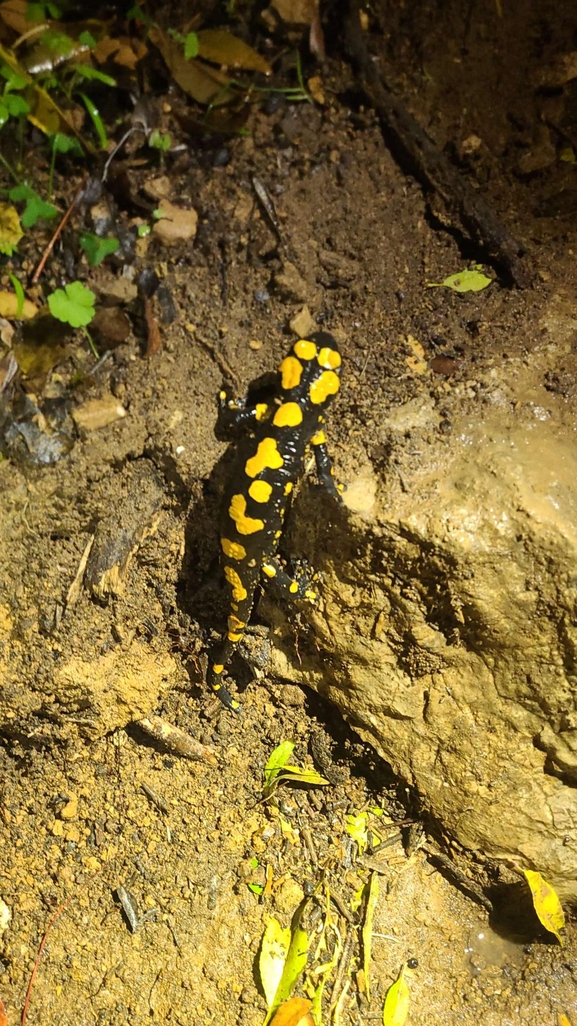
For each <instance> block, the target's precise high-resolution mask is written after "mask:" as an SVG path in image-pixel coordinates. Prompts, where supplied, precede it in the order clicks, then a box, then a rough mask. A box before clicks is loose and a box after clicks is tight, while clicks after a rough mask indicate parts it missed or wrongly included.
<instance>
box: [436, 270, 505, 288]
mask: <svg viewBox="0 0 577 1026" xmlns="http://www.w3.org/2000/svg"><path fill="white" fill-rule="evenodd" d="M492 281H493V279H492V278H488V277H487V275H486V274H482V273H481V271H480V270H479V268H478V267H476V268H474V269H473V270H470V271H466V270H465V271H459V272H458V273H457V274H450V275H449V277H448V278H444V279H443V281H429V282H427V288H429V289H442V288H445V289H452V291H453V292H482V290H483V289H486V288H487V286H488V285H490V284H491V282H492Z"/></svg>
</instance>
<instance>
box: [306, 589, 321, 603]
mask: <svg viewBox="0 0 577 1026" xmlns="http://www.w3.org/2000/svg"><path fill="white" fill-rule="evenodd" d="M305 598H306V599H308V600H309V602H316V600H317V598H318V595H317V593H316V591H311V590H310V588H307V590H306V591H305Z"/></svg>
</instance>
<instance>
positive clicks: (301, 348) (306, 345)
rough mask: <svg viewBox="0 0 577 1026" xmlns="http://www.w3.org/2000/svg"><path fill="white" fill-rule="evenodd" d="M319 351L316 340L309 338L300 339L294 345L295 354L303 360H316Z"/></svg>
mask: <svg viewBox="0 0 577 1026" xmlns="http://www.w3.org/2000/svg"><path fill="white" fill-rule="evenodd" d="M317 351H318V350H317V347H316V346H315V344H314V342H310V341H309V340H308V339H307V338H301V339H299V341H298V342H295V344H294V346H293V353H294V354H295V356H298V357H300V359H301V360H314V358H315V356H316V355H317Z"/></svg>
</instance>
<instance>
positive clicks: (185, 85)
mask: <svg viewBox="0 0 577 1026" xmlns="http://www.w3.org/2000/svg"><path fill="white" fill-rule="evenodd" d="M148 38H149V39H150V40H152V42H153V43H154V45H155V46H157V47H158V49H159V50H160V52H161V54H162V56H163V57H164V60H165V61H166V64H167V66H168V69H169V71H170V73H171V75H172V77H173V79H174V81H175V82H177V83H178V85H179V86H180V88H181V89H184V91H185V93H188V95H189V96H192V99H193V100H196V102H197V103H203V104H207V105H208V104H213V105H214V104H222V103H228V102H229V100H230V99H231V98H232V96H233V95H234V94H233V92H232V91H231V90H230V89H229V88H228V86H229V84H230V79H229V78H228V77H227V76H226V75H224V74H223V73H222V72H221V71H217V70H216V69H215V68H211V67H209V66H208V65H207V64H202V62H201V61H198V60H193V61H187V59H186V57H185V56H184V53H183V50H182V46H181V44H180V43H178V42H176V40H174V39H171V37H170V36H168V35H166V33H164V32H163V31H162V30H161V29H159V28H158V26H157V25H153V26H152V28H151V29H150V31H149V33H148Z"/></svg>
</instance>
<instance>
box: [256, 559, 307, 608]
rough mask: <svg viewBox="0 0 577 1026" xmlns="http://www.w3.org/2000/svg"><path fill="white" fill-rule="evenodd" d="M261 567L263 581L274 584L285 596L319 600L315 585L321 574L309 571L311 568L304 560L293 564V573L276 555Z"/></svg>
mask: <svg viewBox="0 0 577 1026" xmlns="http://www.w3.org/2000/svg"><path fill="white" fill-rule="evenodd" d="M261 569H262V575H263V582H264V583H266V584H270V585H272V586H273V587H274V588H275V590H276V591H278V592H280V593H281V594H283V595H284V596H285V597H286V596H288V597H289V598H292V599H305V600H306V601H307V602H316V601H317V600H318V597H319V595H318V592H317V591H316V589H315V587H314V585H315V582H316V581H318V580H319V575H318V574H315V573H313V574H311V573H309V568H308V567H307V565H306V563H305V561H304V560H301V561H300V562H296V563H294V564H293V566H292V571H293V572H292V574H289V573H287V571H286V570H285V569H284V567H283V565H282V563H281V562H280V560H279V559H278V558H277V557H276V556H273V557H272V558H271V559H267V560H266V562H265V563H263V565H262V567H261Z"/></svg>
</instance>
